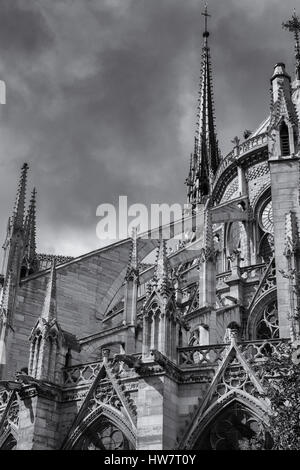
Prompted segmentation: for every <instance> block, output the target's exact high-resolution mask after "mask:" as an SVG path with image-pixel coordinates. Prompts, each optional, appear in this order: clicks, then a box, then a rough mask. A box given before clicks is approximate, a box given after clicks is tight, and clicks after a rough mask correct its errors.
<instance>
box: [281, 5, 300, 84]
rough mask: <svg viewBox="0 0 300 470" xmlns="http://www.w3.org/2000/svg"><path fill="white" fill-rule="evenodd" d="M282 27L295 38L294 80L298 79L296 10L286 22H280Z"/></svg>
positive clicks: (298, 20) (299, 55)
mask: <svg viewBox="0 0 300 470" xmlns="http://www.w3.org/2000/svg"><path fill="white" fill-rule="evenodd" d="M282 27H283V28H285V29H288V30H289V31H290V32H292V33H294V39H295V62H296V64H295V65H296V80H300V41H299V35H300V18H299V16H297V15H296V11H295V10H294V13H293V15H292V18H291V19H290V20H288V21H287V22H286V23H282Z"/></svg>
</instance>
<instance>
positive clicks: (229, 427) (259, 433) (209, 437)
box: [194, 401, 272, 450]
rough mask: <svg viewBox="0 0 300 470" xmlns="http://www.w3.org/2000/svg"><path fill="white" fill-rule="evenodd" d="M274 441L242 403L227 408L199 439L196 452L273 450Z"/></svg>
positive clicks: (260, 422) (235, 403)
mask: <svg viewBox="0 0 300 470" xmlns="http://www.w3.org/2000/svg"><path fill="white" fill-rule="evenodd" d="M271 447H272V441H271V438H270V435H269V433H268V432H267V431H266V429H265V427H264V425H263V423H262V421H260V420H259V419H258V418H257V417H256V416H255V415H254V414H253V413H251V411H250V410H249V409H248V408H246V407H245V406H244V405H242V404H241V403H239V402H237V401H235V402H234V403H232V404H231V405H229V406H227V407H226V408H225V409H224V410H223V411H221V412H220V414H218V415H217V417H216V418H215V419H214V420H213V421H212V422H211V423H210V424H209V426H208V427H207V428H206V430H205V431H204V433H203V434H202V435H201V436H200V438H199V439H198V442H197V443H196V445H195V447H194V449H195V450H257V449H261V450H262V449H271Z"/></svg>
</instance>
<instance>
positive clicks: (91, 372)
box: [63, 361, 102, 387]
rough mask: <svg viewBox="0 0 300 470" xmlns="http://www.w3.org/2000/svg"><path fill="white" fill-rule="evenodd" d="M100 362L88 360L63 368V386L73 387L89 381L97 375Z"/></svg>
mask: <svg viewBox="0 0 300 470" xmlns="http://www.w3.org/2000/svg"><path fill="white" fill-rule="evenodd" d="M101 366H102V362H101V361H98V362H89V363H87V364H80V365H77V366H73V367H66V368H64V369H63V378H64V387H74V386H77V385H84V384H88V383H91V382H92V381H93V380H94V379H95V378H96V376H97V374H98V372H99V370H100V368H101Z"/></svg>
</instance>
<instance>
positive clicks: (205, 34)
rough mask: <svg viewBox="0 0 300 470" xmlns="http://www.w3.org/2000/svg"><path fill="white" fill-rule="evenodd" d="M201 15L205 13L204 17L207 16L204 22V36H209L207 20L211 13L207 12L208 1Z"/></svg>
mask: <svg viewBox="0 0 300 470" xmlns="http://www.w3.org/2000/svg"><path fill="white" fill-rule="evenodd" d="M201 15H203V16H204V18H205V23H204V25H205V26H204V33H203V36H204V37H206V38H207V37H208V36H209V32H208V30H207V20H208V18H209V17H211V15H210V14H209V13H207V3H205V6H204V11H203V12H202V13H201Z"/></svg>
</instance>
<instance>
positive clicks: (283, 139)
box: [279, 121, 291, 157]
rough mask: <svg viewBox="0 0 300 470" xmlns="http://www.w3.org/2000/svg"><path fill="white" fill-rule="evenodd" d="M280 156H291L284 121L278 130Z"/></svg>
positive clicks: (287, 132)
mask: <svg viewBox="0 0 300 470" xmlns="http://www.w3.org/2000/svg"><path fill="white" fill-rule="evenodd" d="M279 135H280V150H281V155H282V156H284V157H287V156H289V155H290V154H291V151H290V138H289V129H288V126H287V125H286V123H285V121H282V123H281V125H280V129H279Z"/></svg>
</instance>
